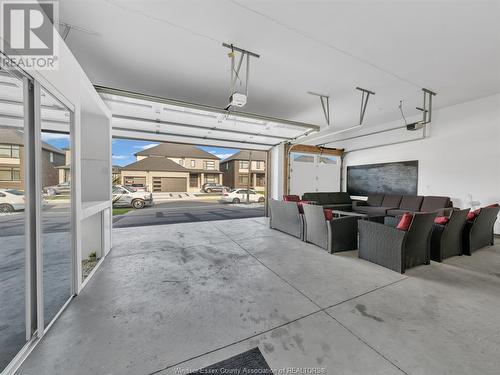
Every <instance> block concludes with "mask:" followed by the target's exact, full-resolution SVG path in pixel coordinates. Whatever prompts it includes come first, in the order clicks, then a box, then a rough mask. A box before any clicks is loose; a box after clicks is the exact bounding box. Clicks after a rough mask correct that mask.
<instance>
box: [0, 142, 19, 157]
mask: <svg viewBox="0 0 500 375" xmlns="http://www.w3.org/2000/svg"><path fill="white" fill-rule="evenodd" d="M0 158H14V159H19V145H6V144H0Z"/></svg>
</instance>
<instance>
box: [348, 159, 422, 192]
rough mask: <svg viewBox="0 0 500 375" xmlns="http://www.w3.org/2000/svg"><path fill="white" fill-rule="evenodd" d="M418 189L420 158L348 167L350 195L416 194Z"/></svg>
mask: <svg viewBox="0 0 500 375" xmlns="http://www.w3.org/2000/svg"><path fill="white" fill-rule="evenodd" d="M417 189H418V160H411V161H397V162H391V163H381V164H365V165H353V166H348V167H347V192H348V193H349V194H350V195H357V196H366V195H368V194H370V193H385V194H405V195H416V194H417Z"/></svg>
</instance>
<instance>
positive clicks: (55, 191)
mask: <svg viewBox="0 0 500 375" xmlns="http://www.w3.org/2000/svg"><path fill="white" fill-rule="evenodd" d="M43 192H44V193H46V194H48V195H59V194H64V195H69V194H70V193H71V182H69V181H66V182H61V183H60V184H57V185H54V186H46V187H44V188H43Z"/></svg>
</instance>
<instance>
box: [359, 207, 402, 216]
mask: <svg viewBox="0 0 500 375" xmlns="http://www.w3.org/2000/svg"><path fill="white" fill-rule="evenodd" d="M394 208H395V207H372V206H359V207H357V208H356V211H357V212H361V213H362V214H367V215H386V214H387V210H390V209H394Z"/></svg>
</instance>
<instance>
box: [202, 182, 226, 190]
mask: <svg viewBox="0 0 500 375" xmlns="http://www.w3.org/2000/svg"><path fill="white" fill-rule="evenodd" d="M201 190H203V191H204V192H205V193H212V192H214V191H220V192H221V193H222V192H223V191H224V190H228V188H227V187H225V186H222V185H221V184H216V183H214V182H207V183H205V184H203V186H202V187H201Z"/></svg>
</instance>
